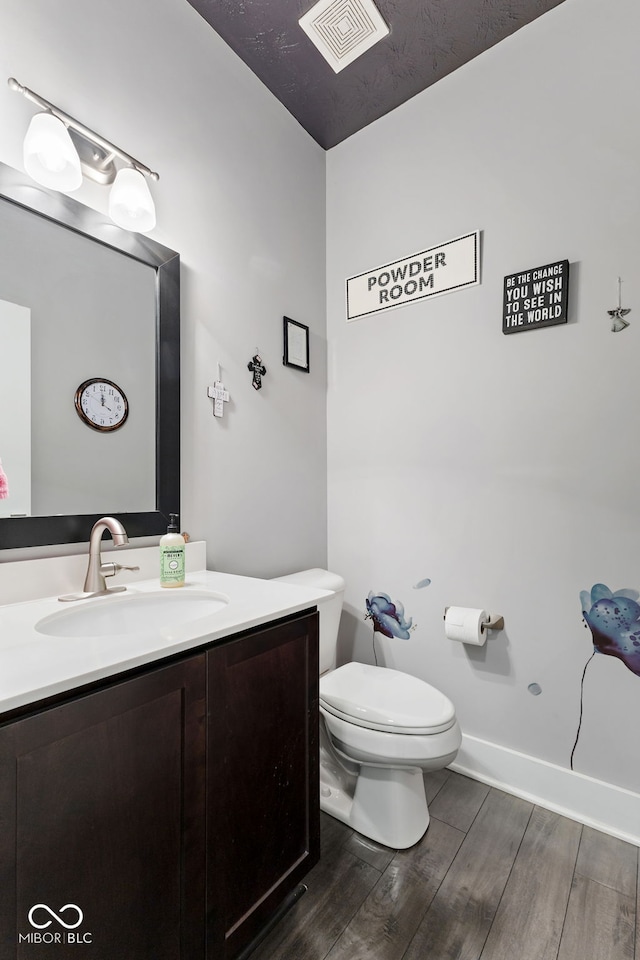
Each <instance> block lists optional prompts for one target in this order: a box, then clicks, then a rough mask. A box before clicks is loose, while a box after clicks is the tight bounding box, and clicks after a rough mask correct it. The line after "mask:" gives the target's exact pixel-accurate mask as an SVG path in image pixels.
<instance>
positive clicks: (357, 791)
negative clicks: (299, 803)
mask: <svg viewBox="0 0 640 960" xmlns="http://www.w3.org/2000/svg"><path fill="white" fill-rule="evenodd" d="M347 762H348V761H347ZM350 766H353V770H354V771H355V770H357V771H358V772H357V774H356V773H355V772H350V771H349V770H348V769H346V767H345V766H344V765H343V764H342V763H341V762H340V760H339V759H338V758H337V757H336V756H335V754H334V753H333V751H327V750H326V749H323V750H321V764H320V809H321V810H323V811H324V812H325V813H328V814H329V815H330V816H332V817H335V819H336V820H340V821H342V823H346V824H347V826H349V827H351V828H352V829H353V830H356V831H357V832H358V833H361V834H362V835H363V836H365V837H368V838H369V839H370V840H375V841H376V842H377V843H381V844H383V845H384V846H385V847H392V848H393V849H395V850H404V849H406V848H407V847H412V846H413V845H414V843H417V842H418V840H420V838H421V837H422V836H423V835H424V833H425V831H426V829H427V827H428V826H429V810H428V808H427V797H426V794H425V789H424V777H423V774H422V770H420V769H418V768H417V767H405V768H401V769H398V768H390V767H382V766H370V765H369V764H361V765H357V766H356V765H355V764H353V765H350Z"/></svg>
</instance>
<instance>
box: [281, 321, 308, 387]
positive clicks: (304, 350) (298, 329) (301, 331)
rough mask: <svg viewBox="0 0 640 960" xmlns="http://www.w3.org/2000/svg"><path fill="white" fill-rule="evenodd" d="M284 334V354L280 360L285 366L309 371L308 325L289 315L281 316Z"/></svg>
mask: <svg viewBox="0 0 640 960" xmlns="http://www.w3.org/2000/svg"><path fill="white" fill-rule="evenodd" d="M282 330H283V336H284V356H283V357H282V362H283V364H284V365H285V367H296V369H298V370H304V372H305V373H309V327H307V326H305V325H304V323H298V321H297V320H291V319H290V318H289V317H283V318H282Z"/></svg>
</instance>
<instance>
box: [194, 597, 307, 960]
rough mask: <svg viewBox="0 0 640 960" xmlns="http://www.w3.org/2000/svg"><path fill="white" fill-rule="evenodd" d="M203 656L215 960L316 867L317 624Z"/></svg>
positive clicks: (302, 622) (254, 637)
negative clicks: (207, 739)
mask: <svg viewBox="0 0 640 960" xmlns="http://www.w3.org/2000/svg"><path fill="white" fill-rule="evenodd" d="M207 656H208V666H207V675H208V695H209V721H208V723H209V727H208V729H209V742H208V751H209V756H208V774H207V776H208V796H207V809H208V830H207V837H208V839H207V907H208V944H207V946H208V949H207V955H208V957H209V960H224V958H231V957H234V956H236V955H237V954H238V953H239V952H240V950H242V949H243V948H244V947H245V946H246V945H247V944H248V943H250V941H251V940H253V939H254V938H255V937H256V936H257V934H258V933H259V932H260V930H261V929H262V927H263V926H264V925H265V923H266V922H267V921H268V920H269V918H270V917H271V916H272V915H273V913H274V911H275V910H276V909H277V908H278V906H279V905H280V903H281V902H282V900H283V899H284V898H285V897H286V896H287V894H288V893H290V892H291V891H292V890H294V889H295V888H296V887H297V885H298V884H299V883H300V880H301V879H302V877H303V876H304V875H305V873H306V872H307V871H308V870H309V869H310V868H311V867H312V866H313V864H314V863H316V862H317V860H318V857H319V816H320V813H319V792H318V791H319V782H318V780H319V760H318V615H317V613H314V614H306V615H304V616H301V617H298V618H297V619H295V620H293V621H289V622H286V623H284V624H282V625H279V626H274V627H269V628H266V629H264V630H261V631H259V632H257V633H253V634H250V635H248V636H244V637H241V638H239V639H237V640H235V641H231V642H229V643H225V644H223V645H222V646H219V647H214V648H213V649H212V650H210V651H209V653H208V655H207Z"/></svg>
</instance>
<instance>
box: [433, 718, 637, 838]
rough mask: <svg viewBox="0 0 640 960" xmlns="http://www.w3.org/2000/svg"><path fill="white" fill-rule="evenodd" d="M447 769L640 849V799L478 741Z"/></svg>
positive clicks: (468, 740)
mask: <svg viewBox="0 0 640 960" xmlns="http://www.w3.org/2000/svg"><path fill="white" fill-rule="evenodd" d="M449 767H450V769H451V770H455V771H456V772H458V773H463V774H465V775H466V776H469V777H472V778H473V779H474V780H480V782H481V783H488V784H489V785H490V786H492V787H498V788H499V789H500V790H504V791H505V792H506V793H511V794H513V795H514V796H516V797H522V799H524V800H529V801H530V802H531V803H537V804H538V805H539V806H541V807H545V808H546V809H547V810H553V811H554V812H555V813H559V814H562V816H564V817H569V818H570V819H571V820H577V821H578V823H584V824H586V825H587V826H589V827H594V828H595V829H596V830H601V831H603V832H604V833H609V834H611V836H614V837H619V838H620V839H621V840H626V841H627V842H628V843H633V844H635V845H636V846H640V795H639V794H637V793H633V792H632V791H631V790H625V789H624V788H622V787H615V786H613V785H612V784H610V783H604V782H603V781H602V780H594V778H593V777H587V776H585V775H584V774H582V773H576V772H575V771H573V770H568V769H566V768H565V767H558V766H556V765H555V764H553V763H547V761H546V760H538V759H537V758H536V757H529V756H527V755H526V754H524V753H518V752H517V751H516V750H510V749H509V748H508V747H501V746H498V744H495V743H489V742H488V741H487V740H479V739H478V738H477V737H469V736H463V738H462V746H461V747H460V750H459V752H458V756H457V757H456V760H455V762H454V763H452V764H450V765H449Z"/></svg>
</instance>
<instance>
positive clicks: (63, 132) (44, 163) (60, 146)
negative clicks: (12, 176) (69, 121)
mask: <svg viewBox="0 0 640 960" xmlns="http://www.w3.org/2000/svg"><path fill="white" fill-rule="evenodd" d="M24 168H25V170H26V171H27V173H28V174H29V176H30V177H33V179H34V180H35V181H36V182H37V183H41V184H42V186H43V187H51V188H52V189H54V190H62V191H63V192H65V193H69V192H70V191H71V190H77V189H78V187H79V186H80V184H81V183H82V171H81V169H80V157H79V156H78V152H77V150H76V148H75V147H74V145H73V143H72V142H71V137H70V136H69V132H68V130H67V128H66V127H65V125H64V123H63V122H62V120H59V119H58V118H57V117H54V116H53V114H52V113H37V114H36V115H35V117H33V119H32V120H31V123H30V124H29V129H28V130H27V135H26V137H25V138H24Z"/></svg>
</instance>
